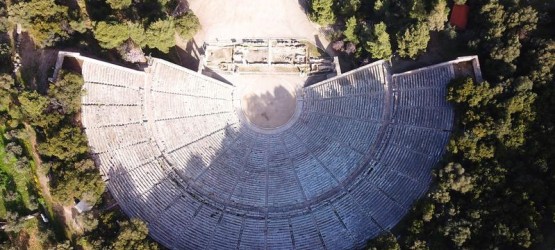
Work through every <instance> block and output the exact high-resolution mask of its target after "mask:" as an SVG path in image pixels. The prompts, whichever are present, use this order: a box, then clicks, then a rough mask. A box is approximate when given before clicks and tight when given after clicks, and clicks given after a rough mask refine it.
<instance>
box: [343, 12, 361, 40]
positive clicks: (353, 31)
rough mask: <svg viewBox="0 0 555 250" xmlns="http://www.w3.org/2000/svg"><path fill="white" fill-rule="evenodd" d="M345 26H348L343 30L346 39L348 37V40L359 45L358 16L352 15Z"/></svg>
mask: <svg viewBox="0 0 555 250" xmlns="http://www.w3.org/2000/svg"><path fill="white" fill-rule="evenodd" d="M345 26H346V27H345V31H344V32H343V34H344V35H345V39H347V41H350V42H352V43H353V44H355V45H358V43H359V39H358V35H359V33H358V29H359V27H358V23H357V19H356V17H354V16H352V17H350V18H349V19H347V23H346V24H345Z"/></svg>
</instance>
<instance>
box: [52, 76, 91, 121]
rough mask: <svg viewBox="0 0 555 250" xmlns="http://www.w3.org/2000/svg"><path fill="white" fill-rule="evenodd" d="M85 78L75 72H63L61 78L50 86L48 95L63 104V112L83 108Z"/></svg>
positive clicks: (70, 112)
mask: <svg viewBox="0 0 555 250" xmlns="http://www.w3.org/2000/svg"><path fill="white" fill-rule="evenodd" d="M82 87H83V78H82V77H81V76H80V75H78V74H75V73H70V72H62V73H61V74H60V79H59V80H58V81H56V82H55V83H53V84H51V85H50V86H49V88H48V96H50V97H51V98H54V99H56V101H57V103H59V104H60V105H61V108H62V114H73V113H76V112H77V111H79V109H80V108H81V93H82V90H81V89H82Z"/></svg>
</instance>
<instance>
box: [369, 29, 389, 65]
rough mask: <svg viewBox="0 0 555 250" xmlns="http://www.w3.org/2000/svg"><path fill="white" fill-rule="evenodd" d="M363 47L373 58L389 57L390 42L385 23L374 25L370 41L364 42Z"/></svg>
mask: <svg viewBox="0 0 555 250" xmlns="http://www.w3.org/2000/svg"><path fill="white" fill-rule="evenodd" d="M365 49H366V51H368V53H370V54H371V55H372V57H373V58H377V59H388V58H390V57H391V53H392V52H391V43H390V41H389V34H388V33H387V26H386V25H385V23H383V22H381V23H378V24H376V25H374V28H373V29H372V35H371V38H370V41H368V42H366V47H365Z"/></svg>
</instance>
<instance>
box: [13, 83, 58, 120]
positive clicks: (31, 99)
mask: <svg viewBox="0 0 555 250" xmlns="http://www.w3.org/2000/svg"><path fill="white" fill-rule="evenodd" d="M18 99H19V103H20V105H21V110H22V111H23V115H24V116H25V117H26V118H27V119H28V120H30V121H31V122H34V123H39V121H40V119H41V118H42V117H41V116H42V115H43V113H44V112H45V111H46V108H47V107H48V105H49V104H50V100H49V99H48V98H46V97H44V96H42V95H40V94H39V93H37V92H36V91H33V92H27V91H25V92H23V93H22V94H20V95H19V98H18Z"/></svg>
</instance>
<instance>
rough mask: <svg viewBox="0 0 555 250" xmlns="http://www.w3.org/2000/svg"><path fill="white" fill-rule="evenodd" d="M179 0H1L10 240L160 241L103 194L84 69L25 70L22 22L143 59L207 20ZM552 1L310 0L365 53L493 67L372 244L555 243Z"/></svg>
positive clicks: (1, 104) (341, 41)
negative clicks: (91, 150)
mask: <svg viewBox="0 0 555 250" xmlns="http://www.w3.org/2000/svg"><path fill="white" fill-rule="evenodd" d="M179 3H180V2H179V1H174V0H138V1H130V0H107V1H104V0H87V1H85V0H76V1H52V0H28V1H24V0H20V1H5V0H0V134H1V137H0V148H2V150H0V193H1V194H2V199H0V218H1V219H2V220H1V221H2V223H3V224H2V226H3V229H4V230H3V231H2V232H0V244H2V245H0V247H2V248H3V249H10V248H16V249H17V248H25V247H26V246H27V247H30V248H34V247H36V248H53V249H72V248H75V247H78V248H83V249H99V248H106V249H156V248H159V246H158V245H157V244H156V243H155V242H153V241H151V240H150V239H149V238H148V237H147V235H148V229H147V227H146V225H145V223H144V222H142V221H140V220H138V219H129V218H126V217H125V215H123V214H122V213H121V212H118V211H117V210H104V209H103V208H105V207H106V206H107V205H108V204H109V203H110V199H109V195H107V193H106V192H105V186H104V182H103V181H102V179H101V176H100V175H99V173H98V170H97V169H96V168H95V167H94V162H93V161H92V159H91V158H90V156H89V154H88V148H87V139H86V137H85V135H84V133H83V131H82V129H81V126H80V97H81V95H82V91H81V86H82V84H83V80H82V78H81V76H80V75H79V73H78V72H72V71H70V70H69V71H62V72H61V73H60V75H59V77H58V79H57V81H55V82H51V83H47V82H41V81H40V80H39V79H38V78H37V77H36V76H35V75H34V72H33V71H32V70H25V69H22V70H17V69H18V67H20V66H21V65H20V60H21V58H20V57H19V54H18V53H19V52H20V51H19V46H20V44H19V41H18V40H17V39H16V38H17V37H19V35H18V34H15V32H14V30H15V29H16V26H17V24H20V25H21V26H22V27H23V28H24V31H25V32H24V33H26V34H28V35H29V36H30V38H31V39H32V41H33V42H34V45H35V46H36V48H37V49H38V50H40V49H43V48H73V49H78V50H83V52H86V53H91V54H96V53H99V54H100V55H102V56H103V57H105V58H107V59H108V60H115V61H116V62H122V63H123V62H129V63H141V62H144V61H145V55H147V54H151V53H154V54H156V55H164V54H167V53H168V52H169V51H170V49H171V48H172V47H174V46H175V45H176V39H175V38H176V37H179V38H180V39H183V40H188V39H191V38H192V37H193V35H194V34H195V33H196V32H197V31H198V30H199V28H200V24H199V21H198V19H197V18H196V17H195V16H194V14H193V13H192V12H188V11H183V10H182V8H181V7H180V5H179ZM454 4H459V5H463V4H466V5H468V6H469V7H470V20H469V24H468V28H467V29H466V30H456V29H455V28H454V27H451V26H450V25H449V24H448V23H447V19H448V15H449V13H450V8H452V6H453V5H454ZM554 13H555V3H553V2H550V1H542V0H528V1H524V0H502V1H499V0H468V1H465V0H455V2H452V1H450V0H449V1H447V0H341V1H334V0H312V1H311V2H310V3H309V10H308V15H309V17H310V18H311V19H312V20H313V21H314V22H316V23H318V24H320V25H321V26H322V28H323V29H325V30H327V31H329V32H328V33H329V34H330V37H329V38H330V40H332V41H333V43H332V47H333V49H334V50H335V51H337V52H338V54H339V55H340V56H342V57H343V58H345V60H347V61H350V62H351V63H352V64H353V65H354V66H358V65H362V64H365V63H368V62H371V61H374V60H377V59H389V60H392V61H393V62H394V64H395V63H396V62H399V61H403V60H404V61H411V62H414V65H419V64H420V65H421V64H422V63H425V62H423V61H425V60H424V58H426V57H427V56H430V54H431V53H430V50H431V49H439V50H442V51H445V53H442V54H441V55H439V57H440V59H441V60H449V59H453V58H454V57H456V56H458V55H469V54H477V55H479V57H480V61H481V66H482V72H483V74H484V78H485V81H484V82H475V81H473V80H472V79H456V80H454V81H453V82H452V83H451V84H450V86H449V89H448V96H447V98H448V100H449V101H450V102H451V103H452V104H453V106H454V108H455V111H456V124H455V125H456V126H455V129H454V131H453V135H452V138H451V140H450V142H449V146H448V148H447V153H446V156H445V157H444V160H443V162H441V163H440V164H439V165H438V166H437V169H436V170H435V172H434V175H435V181H434V183H433V185H432V186H431V187H430V191H429V193H428V195H426V196H425V197H424V198H423V199H421V200H420V201H419V202H418V203H417V204H415V206H414V207H413V208H412V211H411V213H410V214H409V215H408V216H407V218H405V219H404V220H403V222H402V223H400V224H399V225H398V226H397V227H396V228H394V229H393V230H392V231H391V232H387V233H384V234H383V235H381V236H380V237H378V238H376V239H374V240H372V241H370V242H369V243H368V247H369V248H371V249H463V248H465V249H484V248H496V247H497V248H503V249H518V248H533V247H537V248H553V246H555V196H553V193H555V169H554V168H555V162H554V161H555V141H554V140H553V139H552V138H555V86H554V83H555V82H554V74H555V29H553V28H552V26H553V25H555V21H554V20H553V14H554ZM49 73H52V72H49ZM76 197H78V199H79V200H81V201H86V202H87V203H89V204H91V205H94V209H93V210H91V211H89V212H85V213H82V214H80V215H79V216H78V218H77V223H76V224H77V225H78V226H76V227H75V228H74V227H68V226H67V225H68V223H69V222H67V221H64V219H63V218H60V215H61V214H62V215H63V211H64V209H65V208H66V207H71V206H73V205H74V204H75V202H76V200H75V198H76ZM29 216H31V217H29ZM62 217H63V216H62ZM30 218H34V219H30ZM43 218H44V219H43ZM69 224H70V223H69Z"/></svg>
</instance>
